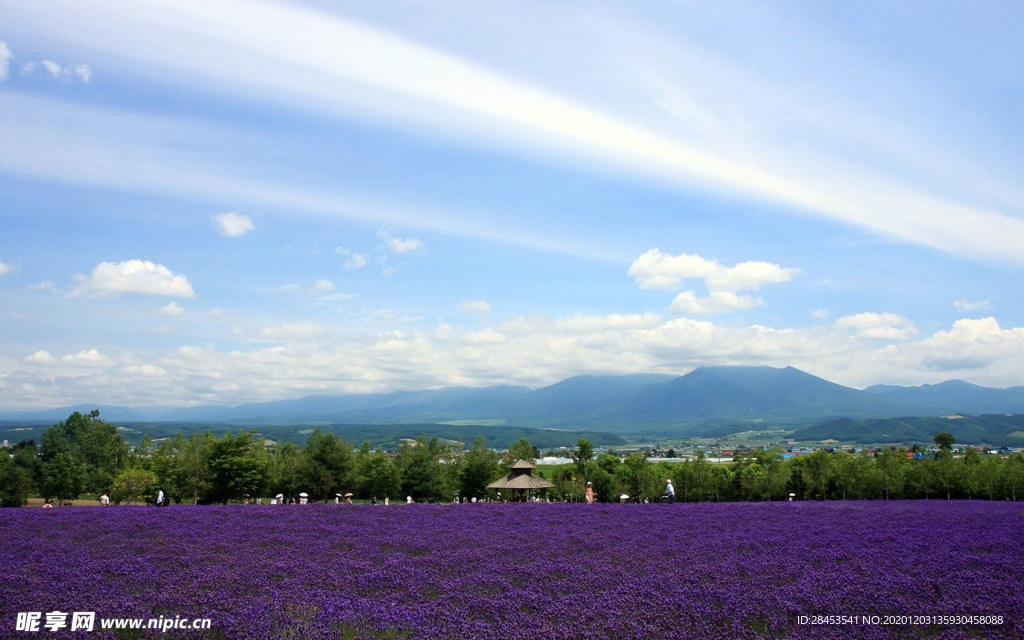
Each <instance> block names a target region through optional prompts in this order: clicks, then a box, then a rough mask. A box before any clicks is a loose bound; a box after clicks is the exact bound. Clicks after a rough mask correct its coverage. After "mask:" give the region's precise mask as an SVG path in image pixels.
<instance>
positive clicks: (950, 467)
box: [933, 448, 959, 500]
mask: <svg viewBox="0 0 1024 640" xmlns="http://www.w3.org/2000/svg"><path fill="white" fill-rule="evenodd" d="M957 466H958V465H957V463H956V460H954V459H953V453H952V452H951V451H950V450H949V449H945V448H943V449H939V452H938V453H937V454H935V464H934V465H933V467H934V473H935V476H934V477H935V482H936V485H937V487H938V489H939V490H940V491H943V492H944V493H945V494H946V500H950V499H952V497H953V488H954V487H955V486H956V484H957V475H958V473H957V472H958V471H959V469H957Z"/></svg>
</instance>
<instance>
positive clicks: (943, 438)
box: [935, 431, 956, 451]
mask: <svg viewBox="0 0 1024 640" xmlns="http://www.w3.org/2000/svg"><path fill="white" fill-rule="evenodd" d="M935 444H937V445H939V449H944V450H946V451H949V450H951V449H952V448H953V445H954V444H956V438H954V437H953V434H952V433H949V432H948V431H940V432H939V433H936V434H935Z"/></svg>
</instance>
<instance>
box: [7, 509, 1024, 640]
mask: <svg viewBox="0 0 1024 640" xmlns="http://www.w3.org/2000/svg"><path fill="white" fill-rule="evenodd" d="M1022 558H1024V504H1021V503H998V502H997V503H993V502H982V501H973V502H945V501H918V502H824V503H799V502H795V503H732V504H675V505H663V504H658V505H653V504H652V505H583V504H550V505H548V504H502V505H498V504H493V505H489V504H477V505H447V506H440V505H392V506H388V507H384V506H368V505H356V506H352V505H348V506H345V505H342V506H335V505H329V506H328V505H307V506H299V507H295V506H241V505H235V506H224V507H217V506H207V507H204V506H199V507H193V506H175V507H170V508H164V509H158V508H155V507H108V508H100V507H64V508H58V509H52V510H44V509H39V508H31V509H29V508H23V509H3V510H0V567H2V571H3V579H2V580H0V614H2V618H0V624H2V627H0V637H25V638H27V637H31V636H32V635H33V634H30V633H24V632H20V633H19V632H16V631H15V619H16V614H17V612H23V611H42V612H48V611H56V610H59V611H95V612H97V616H100V617H103V616H106V617H147V618H155V617H157V616H161V615H162V616H166V617H174V616H181V617H189V618H210V619H211V620H212V624H213V631H212V632H210V631H206V632H195V631H193V632H184V631H181V632H174V631H172V632H170V633H168V634H166V636H167V637H176V634H177V636H178V637H200V634H202V636H201V637H205V638H208V637H220V638H310V637H312V638H320V637H322V638H339V637H340V638H363V637H367V638H377V637H385V638H405V637H408V638H446V639H456V638H502V639H505V638H515V637H524V638H526V637H538V638H687V637H703V638H742V637H792V636H797V637H837V638H838V637H844V638H845V637H865V638H868V637H870V638H876V637H878V638H884V637H908V636H910V637H917V636H921V637H956V638H958V637H1018V638H1020V637H1024V588H1022V587H1024V563H1022V562H1021V559H1022ZM828 615H836V616H858V617H859V618H858V621H857V622H856V623H853V624H845V625H838V624H820V625H811V624H801V622H800V621H801V618H800V616H807V620H815V618H814V617H815V616H828ZM873 615H877V616H879V618H880V620H879V621H877V623H876V622H867V623H865V622H864V617H865V616H873ZM941 615H948V616H991V617H998V616H1001V619H1002V621H1003V622H1002V624H1001V625H1000V624H987V625H986V624H925V623H924V620H927V618H925V619H922V618H918V619H917V620H916V621H915V620H913V618H912V617H914V616H941ZM885 616H908V617H911V618H909V619H907V618H903V619H898V622H899V623H898V624H884V619H885ZM819 620H822V619H820V618H819ZM112 633H113V632H101V631H98V630H97V631H94V632H92V633H85V634H81V635H82V637H90V638H91V637H96V638H99V637H104V634H112ZM40 634H41V635H45V636H55V635H59V634H54V633H50V632H47V631H45V630H42V631H40ZM106 637H115V636H113V635H106ZM116 637H135V636H130V635H124V634H122V635H121V636H116Z"/></svg>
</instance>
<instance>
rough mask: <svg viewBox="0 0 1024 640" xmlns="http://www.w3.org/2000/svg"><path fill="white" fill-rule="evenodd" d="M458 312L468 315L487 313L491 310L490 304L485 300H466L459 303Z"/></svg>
mask: <svg viewBox="0 0 1024 640" xmlns="http://www.w3.org/2000/svg"><path fill="white" fill-rule="evenodd" d="M459 310H460V311H469V312H470V313H487V312H489V311H490V310H491V303H489V302H487V301H486V300H467V301H466V302H460V303H459Z"/></svg>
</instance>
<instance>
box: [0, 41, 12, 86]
mask: <svg viewBox="0 0 1024 640" xmlns="http://www.w3.org/2000/svg"><path fill="white" fill-rule="evenodd" d="M13 57H14V54H12V53H11V50H10V49H9V48H8V47H7V43H6V42H4V41H3V40H0V82H3V81H4V80H6V79H7V73H8V69H9V68H10V66H11V58H13Z"/></svg>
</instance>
